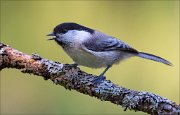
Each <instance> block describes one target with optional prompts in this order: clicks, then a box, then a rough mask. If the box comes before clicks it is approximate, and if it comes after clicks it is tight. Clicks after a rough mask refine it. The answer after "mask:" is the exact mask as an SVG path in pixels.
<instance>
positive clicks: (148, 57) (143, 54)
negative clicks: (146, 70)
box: [138, 52, 172, 66]
mask: <svg viewBox="0 0 180 115" xmlns="http://www.w3.org/2000/svg"><path fill="white" fill-rule="evenodd" d="M138 56H139V57H141V58H145V59H150V60H153V61H157V62H161V63H164V64H166V65H169V66H172V63H171V62H169V61H167V60H165V59H163V58H161V57H158V56H155V55H152V54H148V53H144V52H139V54H138Z"/></svg>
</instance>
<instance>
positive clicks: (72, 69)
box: [0, 42, 180, 115]
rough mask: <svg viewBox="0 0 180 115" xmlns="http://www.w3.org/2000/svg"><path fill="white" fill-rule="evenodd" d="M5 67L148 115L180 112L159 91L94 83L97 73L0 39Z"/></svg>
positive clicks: (0, 56) (0, 57)
mask: <svg viewBox="0 0 180 115" xmlns="http://www.w3.org/2000/svg"><path fill="white" fill-rule="evenodd" d="M4 68H17V69H21V71H22V72H23V73H32V74H34V75H37V76H42V77H43V78H44V79H45V80H48V79H50V80H52V81H53V82H54V83H55V84H57V85H61V86H63V87H65V88H66V89H69V90H71V89H74V90H76V91H78V92H80V93H84V94H86V95H89V96H94V97H97V98H98V99H100V100H102V101H110V102H112V103H114V104H117V105H121V106H122V107H124V108H125V110H126V109H130V110H134V111H143V112H146V113H149V114H176V115H177V114H180V105H177V104H176V103H174V102H172V101H170V100H168V99H166V98H163V97H161V96H158V95H156V94H153V93H149V92H140V91H134V90H130V89H127V88H124V87H121V86H118V85H116V84H114V83H112V82H111V81H109V80H104V81H103V82H101V83H99V84H93V82H92V81H93V80H94V79H95V77H97V76H95V75H92V74H88V73H86V72H83V71H81V70H80V69H79V68H78V67H76V66H75V65H69V64H61V63H59V62H53V61H51V60H47V59H44V58H42V57H40V56H38V55H36V54H33V55H27V54H24V53H22V52H19V51H17V50H15V49H13V48H11V47H10V46H7V45H4V44H3V43H1V42H0V70H2V69H4Z"/></svg>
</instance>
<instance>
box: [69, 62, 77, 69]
mask: <svg viewBox="0 0 180 115" xmlns="http://www.w3.org/2000/svg"><path fill="white" fill-rule="evenodd" d="M70 66H71V67H74V68H76V67H77V66H78V64H77V63H73V64H71V65H70Z"/></svg>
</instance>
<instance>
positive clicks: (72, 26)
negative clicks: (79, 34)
mask: <svg viewBox="0 0 180 115" xmlns="http://www.w3.org/2000/svg"><path fill="white" fill-rule="evenodd" d="M68 30H84V31H87V32H89V33H91V34H93V33H94V30H93V29H90V28H88V27H85V26H82V25H79V24H77V23H73V22H65V23H62V24H59V25H57V26H56V27H55V28H54V32H53V34H54V35H56V33H59V34H64V33H66V32H67V31H68Z"/></svg>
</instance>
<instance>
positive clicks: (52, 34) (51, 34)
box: [47, 33, 55, 40]
mask: <svg viewBox="0 0 180 115" xmlns="http://www.w3.org/2000/svg"><path fill="white" fill-rule="evenodd" d="M47 36H55V35H54V33H50V34H48V35H47ZM54 39H55V38H49V39H48V40H54Z"/></svg>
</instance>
